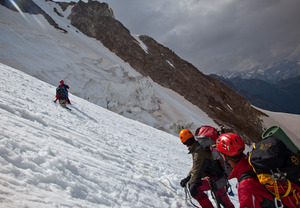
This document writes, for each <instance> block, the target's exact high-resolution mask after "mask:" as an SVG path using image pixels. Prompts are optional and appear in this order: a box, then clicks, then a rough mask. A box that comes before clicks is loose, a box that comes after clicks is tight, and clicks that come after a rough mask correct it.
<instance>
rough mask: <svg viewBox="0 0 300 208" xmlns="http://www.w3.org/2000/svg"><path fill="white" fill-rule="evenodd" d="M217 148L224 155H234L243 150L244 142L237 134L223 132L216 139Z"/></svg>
mask: <svg viewBox="0 0 300 208" xmlns="http://www.w3.org/2000/svg"><path fill="white" fill-rule="evenodd" d="M217 149H218V150H219V152H221V153H223V154H225V155H228V156H236V155H239V154H241V153H242V152H243V151H244V150H245V142H244V140H243V139H242V138H241V137H240V136H239V135H237V134H234V133H225V134H221V135H220V136H219V138H218V139H217Z"/></svg>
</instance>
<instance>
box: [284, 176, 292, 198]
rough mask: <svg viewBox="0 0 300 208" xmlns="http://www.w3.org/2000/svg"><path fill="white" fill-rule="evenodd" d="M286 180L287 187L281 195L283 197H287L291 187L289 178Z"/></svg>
mask: <svg viewBox="0 0 300 208" xmlns="http://www.w3.org/2000/svg"><path fill="white" fill-rule="evenodd" d="M286 180H287V182H288V188H287V190H286V192H285V194H284V195H283V197H287V196H288V195H289V194H290V192H291V189H292V184H291V182H290V180H288V179H286Z"/></svg>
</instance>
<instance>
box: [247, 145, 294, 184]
mask: <svg viewBox="0 0 300 208" xmlns="http://www.w3.org/2000/svg"><path fill="white" fill-rule="evenodd" d="M253 149H256V148H255V144H254V145H253ZM251 154H252V152H250V154H249V157H248V163H249V164H250V165H251V167H252V169H253V171H254V173H256V171H255V169H254V167H253V165H252V163H251V161H250V158H251ZM299 180H300V179H299Z"/></svg>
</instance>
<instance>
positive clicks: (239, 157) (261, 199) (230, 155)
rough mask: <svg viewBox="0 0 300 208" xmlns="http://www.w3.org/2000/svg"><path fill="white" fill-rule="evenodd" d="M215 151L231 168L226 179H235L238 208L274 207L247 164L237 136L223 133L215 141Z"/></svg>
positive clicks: (263, 187)
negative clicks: (237, 183)
mask: <svg viewBox="0 0 300 208" xmlns="http://www.w3.org/2000/svg"><path fill="white" fill-rule="evenodd" d="M217 149H218V151H219V152H220V154H221V156H222V157H223V159H224V160H225V161H226V162H228V163H229V164H230V166H231V167H232V168H233V169H232V171H231V174H230V176H229V178H228V179H232V178H237V180H238V182H239V185H238V196H239V202H240V207H241V208H243V207H247V208H254V207H255V208H260V207H261V208H272V207H275V203H274V198H273V196H272V194H271V193H270V192H269V191H268V190H267V189H266V188H265V186H263V185H261V184H260V183H259V181H258V179H257V177H256V174H255V173H254V172H253V170H252V167H251V166H250V164H249V163H248V157H247V156H246V155H245V154H244V153H243V151H244V150H245V142H244V140H243V139H242V138H241V137H240V136H239V135H237V134H234V133H224V134H221V135H220V136H219V138H218V139H217Z"/></svg>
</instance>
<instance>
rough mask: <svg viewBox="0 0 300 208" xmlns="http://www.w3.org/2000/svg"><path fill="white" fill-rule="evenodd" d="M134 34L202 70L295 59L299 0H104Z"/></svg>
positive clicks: (298, 48)
mask: <svg viewBox="0 0 300 208" xmlns="http://www.w3.org/2000/svg"><path fill="white" fill-rule="evenodd" d="M105 2H107V3H108V4H109V6H110V7H111V8H112V9H113V11H114V14H115V17H116V19H117V20H119V21H120V22H121V23H123V24H124V26H125V27H127V28H128V29H129V30H130V31H131V33H133V34H141V35H148V36H150V37H152V38H154V39H155V40H157V41H158V42H159V43H161V44H163V45H165V46H167V47H168V48H170V49H171V50H173V51H174V52H175V53H176V54H177V55H179V56H180V57H181V58H183V59H185V60H187V61H189V62H191V63H192V64H193V65H195V66H196V67H197V68H198V69H200V70H201V71H202V72H204V73H212V72H217V71H221V70H228V69H232V70H244V69H249V68H251V67H253V66H257V65H269V64H273V63H276V62H281V61H283V60H285V59H293V60H299V55H300V1H299V0H163V1H162V0H152V1H145V0H144V1H142V0H106V1H105Z"/></svg>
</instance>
